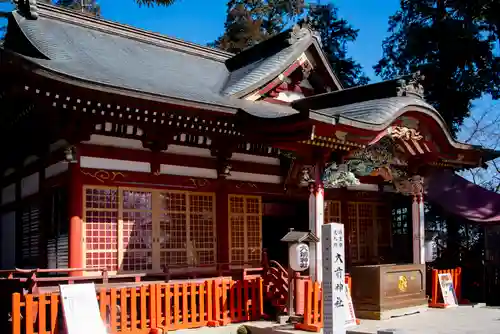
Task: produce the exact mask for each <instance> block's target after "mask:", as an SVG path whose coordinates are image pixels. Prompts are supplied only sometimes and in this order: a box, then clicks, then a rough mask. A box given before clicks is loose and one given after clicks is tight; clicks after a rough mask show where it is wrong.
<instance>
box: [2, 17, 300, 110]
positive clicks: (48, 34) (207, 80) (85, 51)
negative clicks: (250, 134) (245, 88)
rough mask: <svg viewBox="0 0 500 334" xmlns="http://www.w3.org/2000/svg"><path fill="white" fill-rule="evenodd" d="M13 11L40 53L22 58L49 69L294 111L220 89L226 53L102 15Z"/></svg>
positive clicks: (182, 95) (206, 100)
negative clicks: (167, 41) (117, 26)
mask: <svg viewBox="0 0 500 334" xmlns="http://www.w3.org/2000/svg"><path fill="white" fill-rule="evenodd" d="M58 11H61V10H58ZM61 12H63V14H66V13H65V12H66V11H61ZM12 15H13V20H11V22H12V23H15V24H16V25H17V26H19V28H20V30H21V32H22V33H23V34H24V35H25V36H26V38H27V39H28V41H29V43H31V45H32V46H33V47H34V48H36V49H37V50H38V51H39V52H40V53H41V54H42V55H43V57H40V58H38V57H36V58H35V57H27V58H28V59H29V60H31V61H32V62H34V63H36V64H38V65H40V66H41V67H43V68H45V69H48V70H50V71H53V72H56V73H59V74H63V75H67V76H70V77H73V78H76V79H81V80H85V81H87V82H93V83H97V84H101V85H107V86H112V87H117V88H121V89H125V90H132V91H138V92H144V93H149V94H154V95H159V96H165V97H169V98H174V99H179V100H188V101H195V102H200V103H203V104H207V105H216V106H221V107H228V108H233V109H234V112H236V111H237V110H239V109H242V110H244V111H246V112H248V113H249V114H252V115H254V116H259V117H268V118H273V117H281V116H287V115H292V114H296V113H297V111H295V110H293V109H292V108H290V107H287V106H281V105H273V104H270V103H265V102H251V101H246V100H240V99H237V98H233V97H228V96H223V95H221V94H220V91H221V89H222V85H223V84H224V82H225V81H226V80H227V77H228V76H229V71H228V70H227V68H226V66H225V64H224V61H225V60H226V59H227V56H228V55H229V54H227V53H220V52H218V51H213V52H212V53H211V51H210V50H202V51H201V52H198V54H193V52H192V49H193V47H187V48H186V50H183V49H182V47H177V48H176V47H168V46H167V47H166V46H165V45H158V43H156V42H157V41H159V38H153V39H152V40H153V41H155V43H150V42H148V40H147V39H144V38H143V39H142V40H140V41H138V40H137V38H134V37H135V36H132V37H131V38H130V37H129V36H123V35H122V36H121V35H120V34H118V33H113V32H114V31H113V32H112V31H110V29H109V27H107V26H105V25H104V24H103V23H102V22H101V20H95V21H98V22H99V25H98V26H97V27H94V26H86V25H85V24H75V23H74V22H72V21H70V22H68V21H69V20H68V19H67V18H66V17H63V18H64V19H61V18H60V17H50V16H49V17H47V16H44V15H41V16H40V17H39V18H38V19H37V20H30V19H26V18H24V17H23V16H22V15H20V14H19V13H18V12H13V13H12ZM49 15H50V14H49ZM68 15H69V14H68ZM73 15H74V14H73ZM65 19H66V20H65ZM82 21H84V20H82ZM103 22H106V21H103ZM153 37H156V36H153ZM8 44H9V43H7V45H6V48H8V47H9V45H8ZM171 44H172V43H171ZM198 48H200V49H203V48H202V47H198ZM205 49H206V48H205ZM13 51H16V50H13ZM42 58H45V59H42Z"/></svg>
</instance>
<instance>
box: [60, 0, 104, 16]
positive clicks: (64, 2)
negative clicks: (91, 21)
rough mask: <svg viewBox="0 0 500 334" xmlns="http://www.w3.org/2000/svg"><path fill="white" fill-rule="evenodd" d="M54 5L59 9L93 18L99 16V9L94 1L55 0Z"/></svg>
mask: <svg viewBox="0 0 500 334" xmlns="http://www.w3.org/2000/svg"><path fill="white" fill-rule="evenodd" d="M54 4H55V5H56V6H59V7H64V8H67V9H72V10H75V11H79V12H82V13H87V14H92V15H95V16H100V14H101V7H100V6H99V4H98V3H97V1H96V0H57V1H56V2H55V3H54Z"/></svg>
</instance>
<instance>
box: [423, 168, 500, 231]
mask: <svg viewBox="0 0 500 334" xmlns="http://www.w3.org/2000/svg"><path fill="white" fill-rule="evenodd" d="M425 183H426V196H427V198H428V199H429V200H430V201H431V202H434V203H436V204H438V205H441V206H442V207H443V209H445V210H446V211H448V212H450V213H453V214H456V215H459V216H462V217H464V218H466V219H468V220H470V221H473V222H477V223H500V194H497V193H495V192H492V191H489V190H486V189H484V188H482V187H480V186H477V185H475V184H474V183H472V182H469V181H467V180H466V179H464V178H463V177H461V176H459V175H456V174H455V173H453V172H451V171H439V172H435V173H433V174H432V175H431V176H430V177H427V178H426V179H425Z"/></svg>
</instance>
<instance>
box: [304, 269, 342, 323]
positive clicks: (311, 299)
mask: <svg viewBox="0 0 500 334" xmlns="http://www.w3.org/2000/svg"><path fill="white" fill-rule="evenodd" d="M304 283H305V288H304V294H305V296H304V314H303V316H304V319H303V321H302V322H299V323H297V324H295V329H300V330H303V331H309V332H320V331H321V329H322V328H323V291H322V288H321V284H320V283H318V282H313V281H311V280H307V281H306V282H304ZM345 283H346V284H347V286H348V287H349V291H351V277H350V276H347V275H346V277H345Z"/></svg>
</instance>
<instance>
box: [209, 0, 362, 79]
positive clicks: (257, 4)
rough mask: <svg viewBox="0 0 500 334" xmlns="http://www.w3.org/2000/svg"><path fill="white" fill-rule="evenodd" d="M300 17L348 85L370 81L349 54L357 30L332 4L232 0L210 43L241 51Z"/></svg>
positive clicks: (276, 0)
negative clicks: (314, 32) (219, 33)
mask: <svg viewBox="0 0 500 334" xmlns="http://www.w3.org/2000/svg"><path fill="white" fill-rule="evenodd" d="M301 20H302V21H304V20H305V21H307V22H309V23H310V24H311V26H312V28H313V29H315V30H317V31H318V32H319V34H320V36H321V42H322V44H323V49H324V51H325V53H326V56H327V58H328V60H329V62H330V63H331V65H332V67H333V69H334V71H335V73H336V74H337V75H338V76H339V79H340V80H341V81H342V83H343V84H344V85H345V86H346V87H350V86H354V85H360V84H365V83H367V82H368V78H367V77H366V76H364V75H363V72H362V68H361V66H360V65H359V64H358V63H357V62H355V61H354V60H353V59H352V58H350V57H348V55H347V43H349V42H354V41H355V40H356V37H357V34H358V31H357V30H355V29H354V28H353V27H352V26H351V25H349V23H348V22H347V21H346V20H344V19H341V18H339V16H338V13H337V8H336V7H335V6H333V5H331V4H329V5H315V6H306V4H305V2H304V1H303V0H298V1H290V0H230V1H228V4H227V18H226V23H225V25H224V27H225V31H224V34H223V35H222V36H221V37H219V38H218V39H217V40H216V41H215V42H213V43H210V44H209V45H210V46H212V47H217V48H220V49H223V50H226V51H229V52H233V53H238V52H240V51H242V50H244V49H246V48H248V47H251V46H253V45H255V44H257V43H260V42H262V41H264V40H266V39H268V38H270V37H272V36H274V35H276V34H278V33H280V32H282V31H283V30H285V29H287V28H290V27H291V25H292V24H293V23H295V22H298V21H301Z"/></svg>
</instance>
